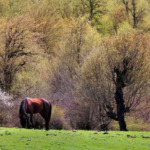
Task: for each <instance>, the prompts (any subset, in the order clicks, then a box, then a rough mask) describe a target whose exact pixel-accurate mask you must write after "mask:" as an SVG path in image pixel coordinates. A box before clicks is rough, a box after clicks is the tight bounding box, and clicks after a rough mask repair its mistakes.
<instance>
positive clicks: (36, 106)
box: [19, 98, 52, 130]
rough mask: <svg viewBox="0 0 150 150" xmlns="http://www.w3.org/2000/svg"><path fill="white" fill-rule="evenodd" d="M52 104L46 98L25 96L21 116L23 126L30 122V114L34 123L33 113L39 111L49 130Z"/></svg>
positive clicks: (21, 105)
mask: <svg viewBox="0 0 150 150" xmlns="http://www.w3.org/2000/svg"><path fill="white" fill-rule="evenodd" d="M51 112H52V105H51V103H50V102H49V101H48V100H46V99H44V98H25V99H23V100H22V101H21V104H20V109H19V116H20V123H21V125H22V127H23V128H25V127H26V125H28V124H29V120H28V115H27V114H30V122H31V124H32V127H34V125H33V114H36V113H39V114H40V115H41V116H42V117H43V118H44V120H45V128H46V130H49V121H50V118H51Z"/></svg>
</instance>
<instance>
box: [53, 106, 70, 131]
mask: <svg viewBox="0 0 150 150" xmlns="http://www.w3.org/2000/svg"><path fill="white" fill-rule="evenodd" d="M50 128H52V129H70V125H69V123H68V122H67V121H66V118H65V110H64V109H63V108H61V107H60V106H56V105H54V106H53V108H52V118H51V121H50Z"/></svg>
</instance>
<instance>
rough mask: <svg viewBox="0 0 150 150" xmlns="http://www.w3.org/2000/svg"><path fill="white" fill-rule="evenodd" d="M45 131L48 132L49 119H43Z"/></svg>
mask: <svg viewBox="0 0 150 150" xmlns="http://www.w3.org/2000/svg"><path fill="white" fill-rule="evenodd" d="M45 129H46V130H49V119H45Z"/></svg>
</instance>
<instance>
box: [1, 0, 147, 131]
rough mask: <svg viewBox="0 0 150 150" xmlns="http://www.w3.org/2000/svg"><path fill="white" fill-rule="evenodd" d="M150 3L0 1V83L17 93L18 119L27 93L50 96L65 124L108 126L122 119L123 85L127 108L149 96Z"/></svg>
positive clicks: (122, 0) (115, 0)
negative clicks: (119, 94)
mask: <svg viewBox="0 0 150 150" xmlns="http://www.w3.org/2000/svg"><path fill="white" fill-rule="evenodd" d="M149 6H150V3H149V0H113V1H112V0H107V1H106V0H42V1H41V0H1V1H0V33H1V34H0V88H2V89H3V90H4V91H6V92H8V93H10V94H11V95H12V96H13V97H14V99H13V103H14V106H13V114H15V115H13V116H17V115H16V114H18V109H17V108H18V107H19V104H20V100H21V99H22V98H23V97H27V96H28V97H44V98H47V99H49V100H50V101H51V102H52V103H53V104H54V105H58V106H59V107H60V110H61V111H64V113H65V114H64V115H62V118H63V119H62V118H61V117H60V116H61V115H60V116H58V118H59V117H60V119H59V120H60V121H59V123H60V124H61V128H68V127H64V126H68V125H67V124H70V123H71V127H73V128H82V129H99V130H102V128H101V127H102V126H103V125H106V126H107V127H108V128H109V124H110V121H111V120H110V118H113V119H116V120H117V118H116V117H117V114H116V111H117V107H116V100H115V98H116V96H117V95H116V93H117V87H118V86H117V85H120V84H121V87H120V88H121V91H122V94H123V95H122V99H123V102H124V106H123V107H125V112H124V113H126V112H127V111H128V112H130V111H129V110H133V111H132V112H134V110H135V109H137V106H140V105H139V103H140V102H145V99H148V100H149V94H148V93H149V83H150V79H149V76H150V72H149V65H150V63H149V58H150V56H149V49H150V45H149V37H150V35H149V31H150V21H149V20H150V13H149V12H150V7H149ZM118 72H119V73H118ZM124 72H125V73H124ZM122 74H124V75H122ZM119 76H121V78H120V77H119ZM118 79H121V82H117V80H118ZM129 108H130V109H129ZM139 108H140V110H142V107H138V109H139ZM54 109H55V107H54ZM62 109H63V110H62ZM16 110H17V111H16ZM59 113H61V112H59ZM142 113H143V111H142ZM1 114H2V113H1ZM143 114H144V113H143ZM54 115H55V113H54ZM134 115H135V114H134ZM14 120H16V121H14V123H12V124H15V125H17V126H18V121H17V118H16V119H14ZM37 120H38V118H37ZM64 120H65V121H64ZM64 124H65V125H64ZM53 126H55V125H53ZM62 126H63V127H62ZM87 127H88V128H87ZM54 128H55V127H54Z"/></svg>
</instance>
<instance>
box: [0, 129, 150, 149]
mask: <svg viewBox="0 0 150 150" xmlns="http://www.w3.org/2000/svg"><path fill="white" fill-rule="evenodd" d="M149 149H150V132H133V131H132V132H119V131H109V132H108V134H104V132H97V131H76V132H73V131H65V130H50V131H45V130H27V129H17V128H0V150H149Z"/></svg>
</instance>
